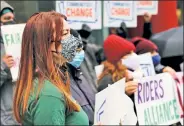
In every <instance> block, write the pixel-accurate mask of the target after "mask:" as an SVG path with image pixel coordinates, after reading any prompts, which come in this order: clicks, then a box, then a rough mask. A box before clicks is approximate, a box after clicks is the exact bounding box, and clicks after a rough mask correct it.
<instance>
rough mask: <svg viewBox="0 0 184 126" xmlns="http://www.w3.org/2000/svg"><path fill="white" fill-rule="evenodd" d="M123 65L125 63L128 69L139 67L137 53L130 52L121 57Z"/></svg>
mask: <svg viewBox="0 0 184 126" xmlns="http://www.w3.org/2000/svg"><path fill="white" fill-rule="evenodd" d="M122 63H123V65H125V66H126V67H127V68H128V69H130V70H133V71H135V70H137V69H138V68H139V64H140V63H139V57H138V55H137V54H135V53H132V54H131V55H130V56H128V57H127V58H126V59H122Z"/></svg>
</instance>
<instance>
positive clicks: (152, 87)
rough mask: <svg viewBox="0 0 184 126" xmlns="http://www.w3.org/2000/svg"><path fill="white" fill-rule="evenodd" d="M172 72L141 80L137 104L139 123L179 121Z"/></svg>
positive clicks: (154, 123) (150, 123)
mask: <svg viewBox="0 0 184 126" xmlns="http://www.w3.org/2000/svg"><path fill="white" fill-rule="evenodd" d="M173 82H174V80H173V78H172V77H171V75H170V74H168V73H164V74H158V75H156V76H153V77H145V78H142V79H141V80H139V83H138V89H137V92H136V93H135V105H136V110H137V116H138V122H139V125H171V124H174V123H177V122H179V120H180V112H179V108H178V105H177V104H178V103H177V96H176V95H175V86H174V84H173Z"/></svg>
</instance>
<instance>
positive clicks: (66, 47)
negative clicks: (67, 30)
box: [61, 35, 83, 61]
mask: <svg viewBox="0 0 184 126" xmlns="http://www.w3.org/2000/svg"><path fill="white" fill-rule="evenodd" d="M61 44H62V52H61V53H62V55H63V57H64V58H66V59H67V61H72V60H73V58H74V57H75V55H76V51H77V49H78V48H81V47H82V45H83V44H82V41H81V40H80V39H78V38H77V37H74V36H73V35H70V37H68V38H66V39H64V40H62V41H61Z"/></svg>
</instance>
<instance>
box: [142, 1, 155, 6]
mask: <svg viewBox="0 0 184 126" xmlns="http://www.w3.org/2000/svg"><path fill="white" fill-rule="evenodd" d="M152 4H153V3H152V1H139V2H138V5H139V6H151V5H152Z"/></svg>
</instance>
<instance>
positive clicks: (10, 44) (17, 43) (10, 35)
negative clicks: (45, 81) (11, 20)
mask: <svg viewBox="0 0 184 126" xmlns="http://www.w3.org/2000/svg"><path fill="white" fill-rule="evenodd" d="M24 27H25V24H17V25H6V26H1V30H2V37H3V42H4V46H5V51H6V54H7V55H11V56H13V59H14V61H15V62H14V66H13V67H12V68H11V69H10V70H11V74H12V78H13V81H16V80H17V77H18V72H19V63H20V57H21V43H22V33H23V31H24Z"/></svg>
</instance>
